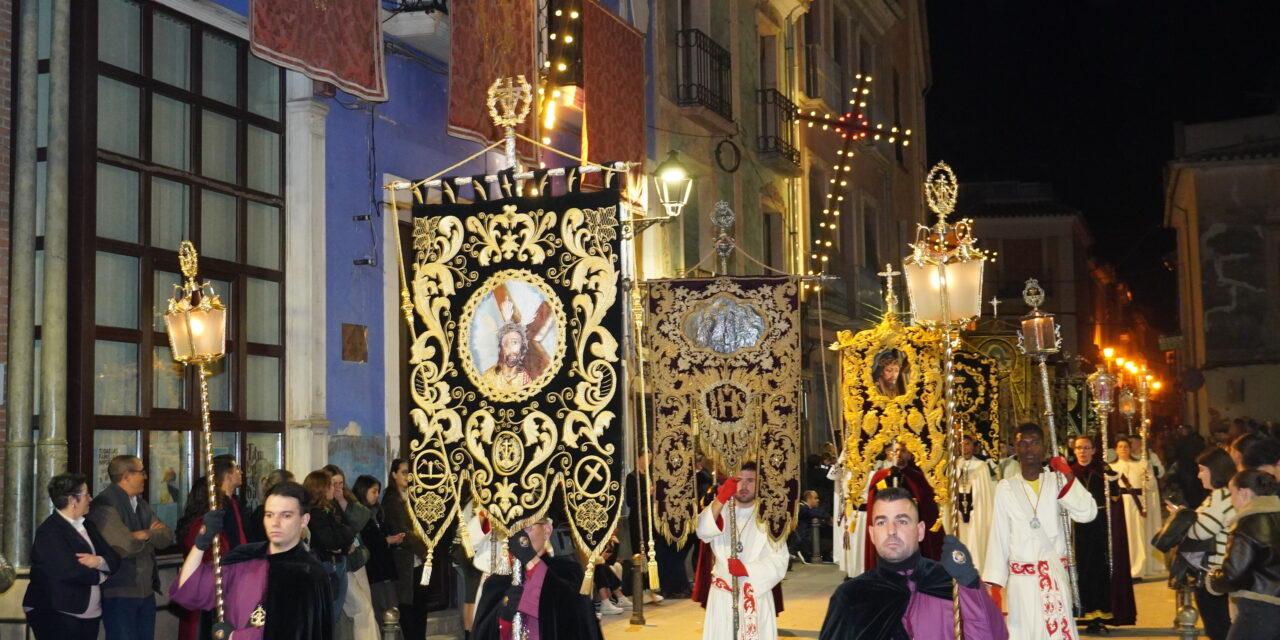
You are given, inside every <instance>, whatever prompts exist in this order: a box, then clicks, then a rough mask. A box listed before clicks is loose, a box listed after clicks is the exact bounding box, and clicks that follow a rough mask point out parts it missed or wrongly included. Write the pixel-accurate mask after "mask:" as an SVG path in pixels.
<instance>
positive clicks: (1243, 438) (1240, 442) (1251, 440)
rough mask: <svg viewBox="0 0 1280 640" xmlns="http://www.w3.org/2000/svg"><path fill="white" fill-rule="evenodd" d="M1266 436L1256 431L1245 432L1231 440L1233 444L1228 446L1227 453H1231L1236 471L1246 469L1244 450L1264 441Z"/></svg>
mask: <svg viewBox="0 0 1280 640" xmlns="http://www.w3.org/2000/svg"><path fill="white" fill-rule="evenodd" d="M1263 440H1264V438H1263V437H1262V436H1260V435H1257V434H1254V433H1245V434H1242V435H1239V436H1236V438H1235V439H1234V440H1232V441H1231V446H1229V447H1228V448H1227V453H1230V454H1231V461H1232V462H1234V463H1235V464H1236V471H1244V470H1245V468H1246V467H1245V464H1244V452H1245V450H1246V449H1248V448H1249V447H1252V446H1253V445H1254V444H1256V443H1258V442H1262V441H1263Z"/></svg>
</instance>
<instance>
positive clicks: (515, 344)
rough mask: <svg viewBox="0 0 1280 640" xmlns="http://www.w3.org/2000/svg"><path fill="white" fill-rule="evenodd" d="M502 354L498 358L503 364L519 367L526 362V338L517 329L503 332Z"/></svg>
mask: <svg viewBox="0 0 1280 640" xmlns="http://www.w3.org/2000/svg"><path fill="white" fill-rule="evenodd" d="M500 346H501V354H500V355H499V356H498V359H499V360H501V361H502V364H505V365H507V366H508V367H512V368H515V367H518V366H520V365H522V364H524V353H522V352H523V351H524V338H523V337H522V336H521V335H520V334H519V333H516V332H515V331H508V332H506V333H504V334H502V342H501V344H500Z"/></svg>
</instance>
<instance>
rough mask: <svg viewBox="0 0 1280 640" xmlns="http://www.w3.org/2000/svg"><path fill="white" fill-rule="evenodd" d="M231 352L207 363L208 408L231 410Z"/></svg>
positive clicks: (212, 409)
mask: <svg viewBox="0 0 1280 640" xmlns="http://www.w3.org/2000/svg"><path fill="white" fill-rule="evenodd" d="M232 362H233V360H232V359H231V354H230V353H228V354H227V357H225V358H223V359H221V360H219V361H217V362H215V363H213V364H210V365H209V374H210V375H209V410H210V411H230V410H231V369H232V368H233V367H232V366H231V365H232Z"/></svg>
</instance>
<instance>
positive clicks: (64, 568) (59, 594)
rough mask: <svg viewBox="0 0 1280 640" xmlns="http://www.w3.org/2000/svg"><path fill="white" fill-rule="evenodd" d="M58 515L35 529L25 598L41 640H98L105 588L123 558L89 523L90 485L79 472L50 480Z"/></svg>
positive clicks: (34, 628)
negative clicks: (104, 583) (103, 586)
mask: <svg viewBox="0 0 1280 640" xmlns="http://www.w3.org/2000/svg"><path fill="white" fill-rule="evenodd" d="M48 490H49V499H50V500H52V501H53V508H54V509H56V511H55V512H54V513H53V514H52V515H50V516H49V517H48V518H46V519H45V521H44V522H43V523H41V525H40V528H38V529H36V537H35V540H34V541H33V543H32V547H31V584H30V585H28V586H27V593H26V595H25V596H23V598H22V608H23V610H25V611H26V613H27V623H28V624H29V625H30V626H31V630H32V631H33V632H34V633H35V636H36V638H37V640H43V639H44V638H50V639H52V640H96V639H97V637H98V621H99V619H100V618H101V616H102V589H101V587H100V586H99V585H101V584H102V583H103V582H104V581H105V580H106V579H107V576H108V575H109V574H110V573H111V572H112V571H115V570H116V569H118V568H119V567H120V556H119V555H118V554H116V552H115V550H114V549H112V548H111V545H110V544H107V541H106V539H104V538H103V537H102V534H101V533H99V532H98V527H97V525H95V524H93V522H91V521H89V520H85V517H84V516H85V514H87V513H89V485H88V484H87V483H86V480H85V477H84V475H82V474H79V473H64V474H61V475H57V476H54V477H53V478H52V479H50V480H49V487H48Z"/></svg>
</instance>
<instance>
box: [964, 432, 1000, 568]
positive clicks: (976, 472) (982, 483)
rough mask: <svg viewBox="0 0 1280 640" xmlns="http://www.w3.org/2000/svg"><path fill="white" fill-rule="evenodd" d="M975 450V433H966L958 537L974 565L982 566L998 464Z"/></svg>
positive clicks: (989, 531)
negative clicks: (968, 434) (969, 434)
mask: <svg viewBox="0 0 1280 640" xmlns="http://www.w3.org/2000/svg"><path fill="white" fill-rule="evenodd" d="M973 453H974V441H973V436H965V437H964V441H963V442H962V443H961V445H960V454H961V456H962V457H961V460H960V464H957V465H956V470H957V471H959V472H960V523H959V526H957V527H956V528H957V530H958V531H957V537H958V538H960V542H962V543H964V546H966V547H968V548H969V553H970V554H971V555H972V556H973V564H974V566H978V567H981V566H982V560H983V559H984V558H986V557H987V556H986V550H987V536H988V535H990V533H991V508H992V500H993V499H994V497H995V491H996V483H995V479H994V478H993V475H994V474H995V467H994V465H993V464H992V463H991V461H990V460H983V459H981V458H979V457H977V456H975V455H973Z"/></svg>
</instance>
